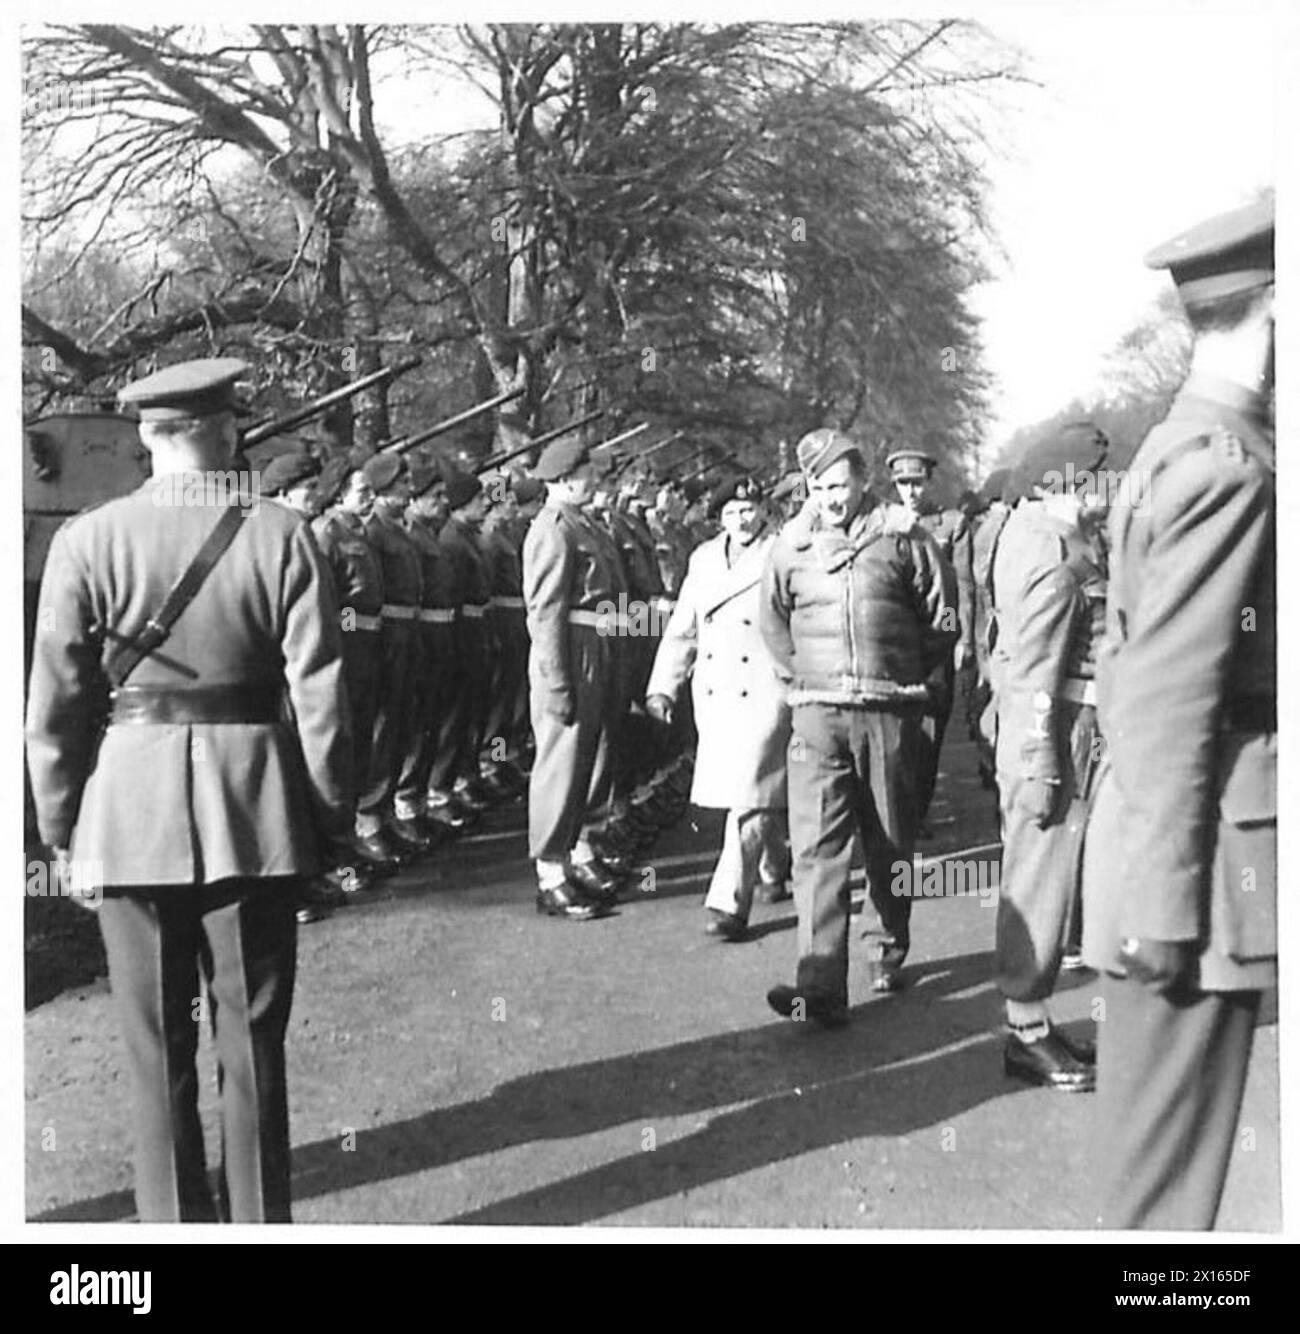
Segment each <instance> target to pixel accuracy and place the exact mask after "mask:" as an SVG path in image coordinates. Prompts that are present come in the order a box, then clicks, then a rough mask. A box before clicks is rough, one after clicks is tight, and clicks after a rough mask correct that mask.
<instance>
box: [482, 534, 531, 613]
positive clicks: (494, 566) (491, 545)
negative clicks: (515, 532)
mask: <svg viewBox="0 0 1300 1334" xmlns="http://www.w3.org/2000/svg"><path fill="white" fill-rule="evenodd" d="M480 545H481V547H482V550H483V558H484V560H486V561H487V565H488V571H489V574H490V576H491V580H492V596H493V597H494V598H500V597H507V598H522V597H523V594H524V575H523V567H522V563H521V561H520V556H519V552H518V550H516V548H515V544H514V541H513V540H512V538H511V536H510V532H509V530H508V529H507V528H506V527H505V525H504V524H501V523H494V524H491V525H488V526H485V527H484V529H483V535H482V538H481V540H480Z"/></svg>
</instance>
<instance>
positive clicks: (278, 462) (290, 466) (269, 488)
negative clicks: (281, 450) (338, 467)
mask: <svg viewBox="0 0 1300 1334" xmlns="http://www.w3.org/2000/svg"><path fill="white" fill-rule="evenodd" d="M318 472H320V460H319V459H317V458H314V457H313V456H312V455H310V454H280V455H278V456H277V457H276V458H273V459H272V460H271V461H270V462H269V463H268V464H267V465H266V467H265V468H263V469H262V472H261V483H262V492H263V494H264V495H268V496H281V495H283V494H284V493H285V492H286V491H288V490H289V489H290V487H294V486H297V485H298V483H299V482H305V481H307V480H308V478H311V477H315V476H316V474H317V473H318Z"/></svg>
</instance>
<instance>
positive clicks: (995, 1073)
mask: <svg viewBox="0 0 1300 1334" xmlns="http://www.w3.org/2000/svg"><path fill="white" fill-rule="evenodd" d="M913 976H914V979H915V983H914V986H913V988H912V989H911V990H909V992H907V993H905V994H904V995H903V996H901V997H896V998H891V999H886V1000H875V1001H871V1002H868V1003H867V1004H865V1005H862V1006H859V1007H858V1008H857V1009H856V1010H855V1012H854V1016H853V1023H852V1024H851V1025H850V1026H849V1027H848V1028H847V1029H843V1030H839V1031H834V1032H826V1031H823V1030H820V1029H816V1028H815V1027H813V1026H812V1025H811V1024H809V1025H803V1024H794V1023H790V1022H783V1023H771V1024H765V1025H763V1026H762V1027H759V1028H753V1029H749V1030H746V1031H743V1032H738V1033H725V1034H718V1035H714V1036H711V1037H707V1038H700V1039H694V1040H692V1041H689V1042H681V1043H676V1044H674V1045H672V1046H668V1047H661V1048H657V1049H655V1050H651V1051H645V1052H636V1053H629V1054H626V1055H621V1056H615V1057H611V1058H608V1059H604V1060H597V1061H590V1062H584V1063H581V1064H578V1065H572V1066H565V1067H561V1068H558V1069H551V1070H543V1071H539V1072H537V1073H534V1074H529V1075H525V1076H523V1077H522V1078H519V1079H513V1080H510V1081H508V1082H507V1083H504V1084H502V1085H500V1086H499V1087H498V1088H496V1089H495V1090H493V1092H492V1093H491V1094H490V1095H489V1096H487V1097H485V1098H479V1099H476V1100H474V1101H472V1102H466V1103H460V1104H456V1105H453V1106H449V1107H440V1108H436V1109H434V1110H432V1111H429V1112H426V1113H424V1114H422V1115H420V1116H417V1117H412V1118H409V1119H407V1120H404V1121H397V1122H393V1123H392V1124H389V1125H385V1126H380V1127H377V1128H375V1129H372V1130H365V1131H361V1132H360V1133H358V1134H357V1136H356V1141H355V1145H354V1147H353V1149H352V1150H351V1151H349V1152H342V1151H341V1146H340V1142H339V1140H338V1138H337V1137H331V1138H329V1139H322V1140H317V1141H315V1142H313V1143H310V1144H305V1145H302V1146H300V1147H299V1148H297V1149H296V1150H295V1152H294V1160H293V1166H294V1182H293V1194H294V1198H295V1200H299V1201H301V1200H304V1199H309V1198H313V1197H317V1196H322V1195H327V1194H330V1193H333V1192H336V1191H343V1190H348V1189H352V1188H355V1187H358V1186H363V1185H368V1184H372V1183H375V1182H380V1181H385V1180H392V1179H396V1178H401V1177H405V1176H409V1175H413V1174H416V1173H421V1172H426V1171H430V1170H433V1169H436V1168H441V1167H444V1166H446V1165H448V1164H451V1163H456V1162H462V1161H465V1160H468V1159H472V1158H476V1157H479V1156H481V1155H485V1154H491V1153H495V1152H498V1151H501V1150H504V1149H509V1148H512V1147H515V1146H518V1145H522V1144H528V1143H533V1142H538V1141H545V1140H551V1139H572V1138H575V1137H578V1136H582V1135H589V1134H594V1133H596V1132H599V1131H602V1130H606V1129H610V1128H613V1127H616V1126H621V1125H625V1124H627V1123H629V1122H631V1123H638V1124H643V1125H653V1124H654V1123H655V1122H656V1121H660V1122H662V1121H664V1120H667V1119H671V1118H674V1117H680V1116H687V1115H692V1114H693V1115H697V1116H698V1115H699V1114H701V1113H715V1115H714V1116H713V1118H712V1119H711V1120H710V1121H709V1123H708V1124H707V1125H706V1126H705V1128H704V1129H703V1130H701V1131H699V1132H698V1133H695V1134H692V1135H688V1136H687V1137H685V1138H684V1139H680V1140H676V1141H673V1142H671V1143H668V1144H665V1145H663V1146H661V1147H659V1148H658V1149H656V1151H655V1152H653V1153H640V1152H638V1153H637V1154H636V1155H635V1156H633V1157H628V1158H623V1159H620V1160H618V1161H616V1162H613V1163H609V1164H606V1165H603V1166H599V1167H595V1168H592V1169H591V1170H589V1171H585V1172H582V1173H580V1174H578V1175H576V1176H571V1177H569V1178H567V1179H565V1180H562V1181H558V1182H554V1183H551V1184H548V1185H544V1186H541V1187H538V1188H536V1189H534V1190H529V1191H527V1192H524V1193H522V1194H519V1195H516V1196H512V1197H510V1198H508V1199H504V1200H498V1201H494V1202H493V1203H491V1204H488V1205H486V1206H484V1207H483V1208H481V1209H478V1210H476V1211H474V1212H473V1213H468V1214H464V1215H461V1216H460V1217H458V1218H457V1219H455V1220H454V1221H456V1222H461V1223H470V1222H474V1223H519V1224H524V1223H531V1224H540V1223H552V1224H564V1223H582V1222H589V1221H591V1220H594V1219H598V1218H601V1217H604V1216H606V1215H609V1214H612V1213H617V1212H621V1211H623V1210H626V1209H630V1208H633V1207H635V1206H636V1205H638V1204H643V1203H646V1202H648V1201H651V1200H655V1199H660V1198H663V1197H665V1196H668V1195H673V1194H678V1193H680V1192H682V1191H685V1190H689V1189H691V1188H692V1187H694V1186H699V1185H702V1184H704V1183H706V1182H711V1181H718V1180H721V1179H725V1178H727V1177H731V1176H734V1175H737V1174H739V1173H742V1172H747V1171H750V1170H752V1169H754V1168H756V1167H760V1166H763V1165H765V1164H769V1163H775V1162H779V1161H782V1160H785V1159H789V1158H792V1157H797V1156H798V1155H801V1154H804V1153H807V1152H809V1151H810V1150H812V1149H816V1148H819V1147H824V1146H828V1145H832V1144H836V1143H840V1142H843V1141H849V1140H854V1139H858V1138H862V1137H864V1136H876V1135H882V1136H900V1135H906V1134H908V1133H909V1132H911V1131H914V1130H917V1129H919V1128H922V1127H925V1126H931V1125H936V1124H942V1123H945V1122H947V1121H948V1120H950V1119H951V1118H953V1117H955V1116H958V1115H960V1114H961V1113H962V1112H964V1111H967V1110H968V1109H970V1108H972V1107H974V1106H977V1105H979V1104H980V1103H982V1102H984V1101H986V1100H988V1099H990V1098H994V1097H999V1096H1002V1095H1004V1094H1005V1093H1006V1092H1007V1091H1008V1086H1007V1084H1006V1082H1005V1080H1004V1078H1003V1076H1002V1074H1001V1063H1000V1061H999V1060H998V1059H997V1053H996V1040H995V1038H994V1036H993V1030H994V1028H995V1026H996V1022H997V1012H998V1007H997V1002H996V999H995V998H994V997H993V994H992V992H991V990H990V989H989V986H988V983H989V977H990V958H989V956H988V955H987V954H969V955H963V956H959V957H956V958H952V959H945V960H936V961H934V962H932V963H928V964H921V965H918V966H917V968H916V969H915V970H914V971H913ZM972 993H976V994H972ZM130 1212H131V1200H130V1196H129V1195H127V1194H125V1193H124V1192H116V1193H114V1194H112V1195H105V1196H100V1197H98V1198H95V1199H89V1200H80V1201H75V1202H73V1203H70V1204H67V1205H63V1206H60V1207H59V1208H57V1209H53V1210H49V1211H47V1212H45V1213H43V1214H41V1215H38V1216H37V1219H36V1220H35V1221H41V1222H68V1221H96V1220H108V1219H118V1218H123V1217H126V1216H128V1215H129V1214H130ZM436 1212H437V1211H436V1206H434V1207H431V1209H430V1217H431V1221H432V1220H433V1219H434V1218H436ZM373 1221H381V1220H373ZM447 1221H451V1220H447Z"/></svg>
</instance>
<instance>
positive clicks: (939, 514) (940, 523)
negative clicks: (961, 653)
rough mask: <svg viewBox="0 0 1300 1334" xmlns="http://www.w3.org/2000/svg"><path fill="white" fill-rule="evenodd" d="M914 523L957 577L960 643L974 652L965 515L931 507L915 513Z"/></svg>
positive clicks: (968, 533)
mask: <svg viewBox="0 0 1300 1334" xmlns="http://www.w3.org/2000/svg"><path fill="white" fill-rule="evenodd" d="M917 523H918V525H919V526H920V527H921V528H923V529H925V531H926V532H927V533H929V535H930V537H931V538H932V539H933V540H934V543H935V545H936V546H937V547H938V548H939V550H940V551H942V552H943V555H944V559H945V560H947V562H948V564H949V565H951V566H952V570H953V574H954V575H955V576H956V579H957V615H958V618H959V619H960V620H961V642H962V644H963V645H965V647H966V651H967V652H968V653H970V654H972V655H973V654H974V652H975V582H974V575H973V573H972V565H971V542H972V536H971V529H970V524H969V522H968V521H967V519H966V516H965V515H964V514H963V513H962V512H961V511H960V510H955V509H948V510H939V509H932V510H929V511H928V512H927V513H924V514H921V515H918V516H917Z"/></svg>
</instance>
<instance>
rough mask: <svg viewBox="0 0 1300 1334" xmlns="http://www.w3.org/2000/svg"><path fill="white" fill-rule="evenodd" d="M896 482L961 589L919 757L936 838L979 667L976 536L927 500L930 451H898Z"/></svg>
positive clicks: (892, 461) (892, 468)
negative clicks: (936, 805) (948, 761)
mask: <svg viewBox="0 0 1300 1334" xmlns="http://www.w3.org/2000/svg"><path fill="white" fill-rule="evenodd" d="M885 466H886V467H887V468H888V469H889V475H890V480H891V481H892V482H893V484H894V487H895V489H896V490H897V492H898V498H899V501H900V503H901V507H902V509H903V510H904V511H905V512H906V517H907V519H908V520H910V521H911V522H912V523H914V524H916V525H917V526H918V527H919V528H921V529H922V530H923V531H924V532H926V533H927V534H929V536H930V538H931V539H932V540H933V541H934V543H935V545H936V546H937V547H938V548H939V551H940V553H941V554H942V556H943V558H944V560H945V561H946V562H947V563H948V566H949V568H950V569H951V570H952V573H953V578H954V580H955V581H956V587H957V617H958V620H959V621H960V622H961V626H960V636H959V638H958V640H957V647H956V650H955V652H954V655H953V658H952V659H950V660H949V661H946V662H943V663H941V664H940V665H939V666H938V667H937V668H936V669H935V672H934V675H933V677H932V678H931V682H930V686H931V700H930V704H929V707H928V708H927V710H926V715H925V720H924V722H923V724H922V728H921V741H922V745H921V750H920V754H919V755H918V757H917V781H918V783H919V787H920V790H919V793H918V802H919V807H918V819H919V824H918V827H917V834H918V837H922V838H924V837H928V836H929V835H930V829H929V826H928V825H927V823H926V815H927V813H928V812H929V809H930V802H931V800H932V799H933V797H934V787H935V782H936V780H937V778H938V775H939V754H940V752H941V750H942V749H943V738H944V734H945V733H946V732H947V730H948V720H949V718H950V717H951V716H952V706H953V701H954V699H955V696H956V684H957V672H958V671H962V670H964V669H965V668H966V667H967V666H968V665H969V666H973V665H974V662H975V587H974V578H973V575H972V573H971V531H970V524H969V523H968V522H967V521H966V516H965V515H964V514H963V513H962V512H961V511H960V510H958V509H941V508H940V507H939V506H937V505H935V504H933V503H932V502H931V501H930V498H929V496H928V495H927V490H928V488H929V484H930V478H931V476H932V475H933V473H934V470H935V468H937V467H938V466H939V461H938V459H936V458H935V456H934V455H933V454H931V453H930V452H929V451H928V450H924V449H912V448H906V449H896V450H894V451H893V453H891V454H890V455H889V456H888V458H886V460H885Z"/></svg>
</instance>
